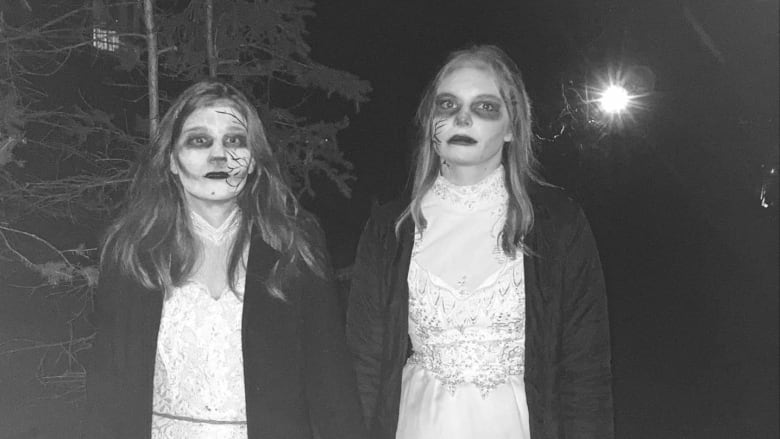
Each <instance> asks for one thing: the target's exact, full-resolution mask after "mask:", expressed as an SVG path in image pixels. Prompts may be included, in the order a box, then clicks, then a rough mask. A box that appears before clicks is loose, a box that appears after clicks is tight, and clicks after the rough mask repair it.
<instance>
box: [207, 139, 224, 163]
mask: <svg viewBox="0 0 780 439" xmlns="http://www.w3.org/2000/svg"><path fill="white" fill-rule="evenodd" d="M209 160H210V161H215V162H224V161H227V151H226V149H225V145H223V144H222V141H220V140H217V141H215V142H214V144H213V145H212V146H211V154H209Z"/></svg>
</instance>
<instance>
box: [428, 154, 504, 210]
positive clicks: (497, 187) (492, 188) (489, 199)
mask: <svg viewBox="0 0 780 439" xmlns="http://www.w3.org/2000/svg"><path fill="white" fill-rule="evenodd" d="M432 190H433V193H434V194H435V195H436V196H437V197H438V198H440V199H441V200H443V201H445V202H447V203H448V204H451V205H452V206H453V207H458V208H463V209H466V210H474V209H475V208H477V207H481V206H485V205H493V204H498V203H503V202H504V201H506V199H507V191H506V186H505V184H504V166H503V165H501V166H499V167H498V168H496V170H495V171H493V172H491V173H490V174H489V175H488V176H487V177H485V178H483V179H482V180H481V181H479V182H478V183H476V184H471V185H466V186H458V185H455V184H453V183H450V181H449V180H447V179H446V178H444V177H443V176H441V175H440V176H439V177H438V178H436V181H435V182H434V183H433V188H432Z"/></svg>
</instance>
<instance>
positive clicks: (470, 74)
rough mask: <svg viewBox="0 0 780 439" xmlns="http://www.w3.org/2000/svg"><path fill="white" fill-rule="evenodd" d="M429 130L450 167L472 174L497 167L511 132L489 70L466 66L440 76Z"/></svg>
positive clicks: (501, 100)
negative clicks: (468, 171) (465, 170)
mask: <svg viewBox="0 0 780 439" xmlns="http://www.w3.org/2000/svg"><path fill="white" fill-rule="evenodd" d="M432 132H433V142H434V145H435V147H436V150H437V152H438V154H439V156H440V157H441V158H442V159H443V160H445V161H446V164H447V166H448V167H450V168H451V169H450V170H456V171H457V168H459V167H460V168H472V169H471V171H472V174H473V171H476V172H477V173H478V174H481V173H482V172H480V171H484V175H487V174H489V173H490V172H492V171H493V170H495V169H496V168H498V166H499V165H500V164H501V151H502V149H503V146H504V143H505V142H509V141H511V140H512V131H511V127H510V124H509V116H508V113H507V109H506V106H505V105H504V101H503V99H501V94H500V92H499V88H498V84H497V82H496V80H495V77H494V75H493V73H492V72H491V71H490V70H489V69H487V68H481V67H479V66H473V65H465V66H461V67H458V68H456V69H455V70H453V71H451V72H450V73H448V74H447V75H446V76H444V77H443V78H442V79H441V81H440V82H439V86H438V87H437V88H436V97H435V99H434V116H433V127H432ZM453 168H455V169H453Z"/></svg>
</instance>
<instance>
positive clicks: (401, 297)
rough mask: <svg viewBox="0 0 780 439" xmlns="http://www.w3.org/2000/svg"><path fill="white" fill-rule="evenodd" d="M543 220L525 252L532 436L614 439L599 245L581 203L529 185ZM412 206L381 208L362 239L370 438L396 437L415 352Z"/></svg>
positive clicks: (350, 336) (353, 333)
mask: <svg viewBox="0 0 780 439" xmlns="http://www.w3.org/2000/svg"><path fill="white" fill-rule="evenodd" d="M529 193H530V195H531V200H532V203H533V206H534V214H535V223H534V227H533V229H532V231H531V233H530V234H529V236H528V239H527V244H528V246H529V247H530V249H531V250H532V251H533V252H535V255H534V256H530V257H528V256H526V257H525V279H526V284H525V294H526V351H525V363H526V364H525V385H526V395H527V399H528V409H529V415H530V429H531V437H532V438H533V439H542V438H544V439H564V438H566V439H610V438H612V437H614V432H613V430H614V428H613V409H612V385H611V365H610V341H609V324H608V320H607V299H606V293H605V288H604V279H603V275H602V271H601V263H600V262H599V257H598V251H597V249H596V243H595V241H594V239H593V235H592V233H591V230H590V226H589V225H588V221H587V219H586V218H585V215H584V214H583V212H582V210H581V209H580V208H579V207H578V206H577V205H576V204H575V203H574V202H573V201H571V200H570V199H569V198H567V197H566V196H565V195H564V194H563V193H562V191H560V190H558V189H553V188H547V187H537V186H534V187H532V188H531V189H530V190H529ZM407 204H408V203H403V202H396V203H391V204H388V205H386V206H383V207H381V208H379V209H377V210H376V211H375V212H374V213H373V214H372V216H371V218H370V219H369V220H368V223H367V224H366V226H365V229H364V231H363V235H362V237H361V239H360V243H359V245H358V251H357V258H356V262H355V267H354V272H353V278H352V289H351V292H350V302H349V308H348V311H347V343H348V344H349V346H350V349H351V350H352V353H353V355H354V357H355V369H356V372H357V379H358V389H359V392H360V397H361V400H362V403H363V413H364V417H365V419H366V422H367V425H368V427H369V432H370V436H371V437H372V438H375V439H393V438H395V431H396V428H397V425H398V411H399V404H400V397H401V375H402V370H403V367H404V365H405V363H406V359H407V358H408V356H409V352H410V349H411V346H410V344H411V342H410V341H409V337H408V318H409V290H408V286H407V280H406V279H407V274H408V270H409V262H410V258H411V251H412V245H413V238H414V236H413V234H414V225H413V223H412V222H411V221H406V222H405V223H404V224H403V227H402V229H401V233H400V239H399V238H396V235H395V233H394V225H395V220H396V219H397V218H398V216H399V215H400V214H401V212H402V210H403V208H404V207H405V206H406V205H407Z"/></svg>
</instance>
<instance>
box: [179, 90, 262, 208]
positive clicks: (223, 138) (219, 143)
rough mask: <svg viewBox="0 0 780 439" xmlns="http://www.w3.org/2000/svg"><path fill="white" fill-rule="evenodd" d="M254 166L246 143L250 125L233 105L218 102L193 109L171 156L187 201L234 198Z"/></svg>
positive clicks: (218, 202) (196, 203) (202, 202)
mask: <svg viewBox="0 0 780 439" xmlns="http://www.w3.org/2000/svg"><path fill="white" fill-rule="evenodd" d="M254 169H255V163H254V160H253V159H252V157H251V153H250V151H249V148H248V145H247V125H246V121H245V120H244V118H243V117H241V115H240V113H239V112H238V111H236V110H235V109H233V108H232V107H230V106H227V105H224V104H215V105H213V106H210V107H205V108H200V109H198V110H195V111H193V112H192V114H190V115H189V117H188V118H187V120H185V121H184V124H183V125H182V129H181V134H180V135H179V138H178V139H176V145H175V147H174V151H173V154H172V156H171V172H172V173H173V174H175V175H177V176H178V177H179V180H180V181H181V184H182V186H183V187H184V194H185V199H186V200H187V203H188V205H190V206H191V207H194V208H198V207H196V206H204V207H206V206H216V205H224V204H226V202H227V203H228V204H230V203H233V202H235V199H236V197H237V196H238V193H239V192H240V191H241V189H242V188H243V187H244V184H246V177H247V175H248V174H250V173H251V172H253V171H254Z"/></svg>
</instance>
